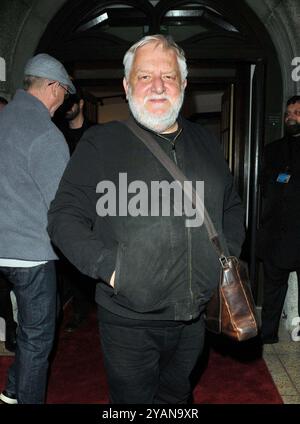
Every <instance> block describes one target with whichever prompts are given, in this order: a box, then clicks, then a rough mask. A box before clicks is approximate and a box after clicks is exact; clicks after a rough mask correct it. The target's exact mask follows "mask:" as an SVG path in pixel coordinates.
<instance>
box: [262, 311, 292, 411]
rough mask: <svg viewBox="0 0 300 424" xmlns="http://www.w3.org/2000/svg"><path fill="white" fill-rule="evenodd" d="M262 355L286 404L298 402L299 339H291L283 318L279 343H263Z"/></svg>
mask: <svg viewBox="0 0 300 424" xmlns="http://www.w3.org/2000/svg"><path fill="white" fill-rule="evenodd" d="M263 349H264V350H263V357H264V360H265V362H266V364H267V366H268V368H269V371H270V373H271V375H272V378H273V380H274V382H275V384H276V386H277V388H278V391H279V393H280V395H281V397H282V399H283V402H284V403H286V404H300V341H297V342H294V341H292V340H291V336H290V334H289V333H288V332H287V330H286V328H285V322H284V319H283V320H282V321H281V324H280V330H279V343H276V344H273V345H264V348H263Z"/></svg>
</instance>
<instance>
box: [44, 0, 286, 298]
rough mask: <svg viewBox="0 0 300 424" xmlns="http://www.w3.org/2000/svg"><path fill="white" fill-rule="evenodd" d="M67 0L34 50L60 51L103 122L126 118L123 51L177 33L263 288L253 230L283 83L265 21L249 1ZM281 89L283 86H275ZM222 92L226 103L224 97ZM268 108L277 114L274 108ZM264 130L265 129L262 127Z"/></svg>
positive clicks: (193, 109) (191, 94) (193, 101)
mask: <svg viewBox="0 0 300 424" xmlns="http://www.w3.org/2000/svg"><path fill="white" fill-rule="evenodd" d="M224 3H225V2H224V1H223V0H205V1H203V0H194V1H193V2H190V1H187V0H156V1H153V0H120V1H115V0H114V1H112V0H111V1H109V0H98V1H93V2H86V1H85V0H72V1H66V2H65V4H64V5H63V6H62V8H61V9H60V11H59V12H58V13H57V14H56V16H55V17H54V18H53V19H52V20H51V22H50V23H49V24H48V26H47V28H46V30H45V32H44V34H43V36H42V38H41V40H40V43H39V45H38V47H37V50H36V52H42V51H43V52H48V53H49V54H52V55H54V56H55V57H57V58H58V59H60V60H61V61H62V62H64V63H65V65H66V66H67V67H68V69H69V70H70V73H72V74H73V75H74V76H75V78H76V79H78V80H79V83H80V85H81V86H84V87H85V88H86V90H87V91H89V92H90V93H91V94H92V95H93V96H94V97H95V98H96V99H97V107H98V113H97V118H98V121H99V122H106V121H107V120H110V119H125V118H126V111H127V104H126V99H125V98H124V93H123V89H122V76H123V75H122V58H123V55H124V53H125V51H126V50H127V49H128V48H129V46H130V45H131V44H133V43H134V42H135V41H136V40H137V39H139V38H141V37H142V36H143V35H146V34H153V33H162V34H165V35H172V37H173V38H174V40H175V41H176V42H177V43H178V44H179V45H181V47H183V49H184V51H185V52H186V56H187V62H188V67H189V84H188V87H187V91H186V102H185V104H184V107H183V114H184V115H185V116H186V117H188V118H190V119H196V120H198V122H201V123H202V124H204V125H205V126H207V127H208V128H210V129H211V130H212V131H213V132H215V133H216V134H218V132H220V135H221V142H222V146H223V151H224V154H225V157H226V159H227V160H228V163H229V166H230V168H231V171H232V174H233V176H234V181H235V184H236V187H237V190H238V192H239V194H240V196H241V198H242V200H243V202H244V205H245V208H246V213H247V220H246V224H247V233H248V237H247V238H248V240H247V244H246V246H247V248H246V249H245V259H247V260H248V262H249V264H250V275H251V281H252V284H253V288H254V292H255V293H257V292H258V290H257V284H258V280H257V272H256V259H255V234H256V226H257V221H258V220H257V217H258V212H257V210H258V203H259V201H258V176H259V161H260V150H261V148H262V146H263V144H264V137H266V138H268V137H270V136H272V134H269V133H268V131H270V127H268V126H265V122H266V119H268V116H269V114H270V113H271V112H272V115H273V116H274V105H276V104H278V108H279V109H280V113H281V104H282V99H281V96H282V80H281V72H280V66H279V63H278V59H277V55H276V51H275V48H274V46H273V44H272V41H271V39H270V37H269V35H268V33H267V32H266V29H265V27H264V26H263V25H262V23H261V22H260V21H259V19H258V18H257V16H256V15H255V14H254V13H253V11H252V10H251V9H250V8H249V7H248V5H247V3H246V2H245V1H242V0H232V1H231V2H226V5H225V4H224ZM274 88H276V90H274ZM222 96H223V101H222ZM269 111H270V112H269ZM265 129H266V131H265Z"/></svg>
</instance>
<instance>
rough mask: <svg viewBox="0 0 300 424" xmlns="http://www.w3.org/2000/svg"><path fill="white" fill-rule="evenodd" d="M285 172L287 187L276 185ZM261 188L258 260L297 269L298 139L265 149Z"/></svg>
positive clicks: (299, 222)
mask: <svg viewBox="0 0 300 424" xmlns="http://www.w3.org/2000/svg"><path fill="white" fill-rule="evenodd" d="M284 172H286V173H287V174H289V175H290V180H289V182H288V183H287V184H284V183H280V182H277V181H276V180H277V178H278V175H279V174H280V173H284ZM261 187H262V206H263V208H262V216H261V222H260V229H259V232H258V242H257V256H258V257H259V258H261V259H267V260H272V261H273V262H275V263H277V265H278V266H279V267H282V268H287V269H288V268H291V269H293V268H297V267H300V139H299V137H284V138H282V139H280V140H276V141H274V142H273V143H270V144H268V145H267V146H266V147H265V151H264V161H263V172H262V181H261Z"/></svg>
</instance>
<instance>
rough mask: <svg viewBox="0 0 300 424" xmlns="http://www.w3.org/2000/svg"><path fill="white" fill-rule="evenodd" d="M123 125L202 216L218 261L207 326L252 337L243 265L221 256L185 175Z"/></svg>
mask: <svg viewBox="0 0 300 424" xmlns="http://www.w3.org/2000/svg"><path fill="white" fill-rule="evenodd" d="M124 124H125V125H126V126H127V127H128V128H129V129H130V130H131V131H132V132H133V133H134V134H135V135H136V136H137V137H138V138H139V139H140V140H141V141H142V142H143V143H144V144H145V145H146V146H147V147H148V149H149V150H150V151H151V152H152V153H153V155H154V156H155V157H156V158H157V159H158V160H159V161H160V162H161V164H162V165H163V166H164V167H165V168H166V169H167V170H168V171H169V173H170V174H171V175H172V177H173V178H174V180H175V181H176V182H177V183H178V184H180V186H181V188H182V190H184V193H185V195H186V196H187V198H188V199H189V200H190V201H191V203H192V205H193V206H194V208H196V209H197V212H198V213H199V214H200V216H204V225H205V227H206V230H207V233H208V236H209V239H210V241H211V243H212V245H213V246H214V248H215V250H216V252H217V255H218V256H219V260H220V263H221V274H220V281H219V286H218V288H217V290H216V292H215V293H214V295H213V297H212V298H211V300H210V301H209V303H208V306H207V311H206V326H207V329H208V330H211V331H213V332H215V333H218V334H219V333H223V334H225V335H226V336H229V337H230V338H232V339H234V340H237V341H241V340H247V339H249V338H251V337H254V336H256V335H257V332H258V324H257V319H256V313H255V304H254V301H253V297H252V293H251V288H250V285H249V278H248V272H247V268H246V266H245V265H244V264H243V263H242V262H240V261H239V259H237V258H236V257H233V256H227V257H226V256H225V255H224V251H223V249H222V248H221V243H220V239H219V236H218V234H217V231H216V229H215V227H214V225H213V222H212V220H211V218H210V216H209V214H208V212H207V210H206V208H205V206H204V204H203V202H202V200H201V198H200V197H199V196H198V193H197V192H196V191H195V190H194V189H192V191H191V192H190V191H189V190H185V184H184V181H187V180H188V179H187V177H186V176H185V175H184V174H183V173H182V172H181V170H180V169H179V168H178V166H177V165H176V164H175V162H173V161H172V160H171V159H170V158H169V156H168V155H167V154H166V153H165V152H164V151H163V150H162V148H161V147H160V146H159V144H158V143H157V142H156V140H155V139H154V138H153V137H152V136H151V134H150V133H149V132H148V131H145V130H143V129H142V128H141V127H140V126H138V125H137V124H136V122H135V121H134V119H133V118H130V119H129V120H128V121H126V122H124Z"/></svg>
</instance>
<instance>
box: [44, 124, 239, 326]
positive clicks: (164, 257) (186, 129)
mask: <svg viewBox="0 0 300 424" xmlns="http://www.w3.org/2000/svg"><path fill="white" fill-rule="evenodd" d="M180 126H181V127H182V128H183V130H182V133H181V134H180V136H179V137H178V139H177V140H176V143H175V148H176V158H177V162H178V164H179V166H180V167H181V168H182V170H183V172H184V173H185V174H186V175H187V177H188V179H189V180H192V181H195V180H199V181H204V184H205V188H204V190H205V205H206V207H207V209H208V211H209V213H210V215H211V218H212V220H213V222H214V224H215V226H216V228H217V230H218V231H219V233H220V236H221V239H223V238H224V237H225V238H226V241H227V243H228V248H229V251H230V252H231V253H233V254H236V255H239V253H240V248H241V244H242V242H243V239H244V225H243V218H244V213H243V208H242V205H241V202H240V199H239V197H238V195H237V194H236V192H235V190H234V188H233V180H232V176H231V174H230V173H229V170H228V167H227V164H226V162H225V161H224V158H223V155H222V152H221V150H220V147H219V145H218V142H217V141H216V140H215V139H214V138H213V137H212V136H211V135H210V134H209V133H208V132H206V131H205V130H204V129H203V128H202V127H200V126H199V125H198V124H192V123H191V122H188V121H186V120H183V119H182V120H181V121H180ZM83 140H84V142H82V143H80V144H79V145H78V147H77V149H76V151H75V152H74V154H73V156H72V158H71V160H70V162H69V165H68V167H67V169H66V172H65V174H64V176H63V178H62V181H61V184H60V187H59V189H58V192H57V195H56V198H55V200H54V201H53V202H52V205H51V209H50V212H49V227H48V230H49V233H50V235H51V238H52V240H53V242H54V243H55V244H56V245H57V246H58V247H59V249H60V250H61V251H62V252H63V254H64V255H65V256H66V257H67V258H68V259H69V260H70V261H71V262H72V263H73V264H74V265H75V266H77V267H78V268H79V270H80V271H81V272H83V273H85V274H87V275H89V276H90V277H93V278H96V279H99V280H100V279H101V281H102V282H100V283H99V284H98V287H97V293H96V301H97V302H98V303H99V304H101V305H102V306H104V307H105V308H106V309H108V310H110V311H111V312H114V313H116V314H119V315H122V316H126V317H131V318H140V319H156V320H160V319H167V320H190V319H192V318H195V317H197V316H198V315H199V313H200V312H201V311H202V310H203V309H204V307H205V304H206V303H207V301H208V300H209V298H210V297H211V294H212V291H213V289H214V288H215V286H216V285H217V281H218V278H219V271H220V264H219V261H218V257H217V255H216V252H215V251H214V249H213V248H212V246H211V243H210V242H209V239H208V236H207V233H206V230H205V227H204V226H201V227H198V228H186V226H185V219H186V218H185V217H184V216H171V217H166V216H137V217H132V216H109V217H104V218H100V217H99V216H97V213H96V203H97V200H98V199H99V197H100V194H97V193H96V186H97V184H98V183H99V182H101V181H104V180H109V181H113V182H114V183H115V184H116V186H118V178H119V173H127V178H128V184H129V183H130V182H132V181H136V180H142V181H144V182H146V183H147V185H148V187H149V186H150V183H151V181H153V180H155V181H161V180H167V181H169V182H171V181H172V178H171V176H170V175H169V174H168V172H167V171H166V170H165V169H164V167H163V166H162V165H161V164H160V163H159V162H158V161H157V159H155V158H154V157H153V155H152V153H150V151H149V150H148V149H147V148H146V147H145V146H144V144H143V143H142V142H141V141H140V140H139V139H137V138H136V137H135V136H134V135H133V134H132V133H131V132H130V130H129V129H128V128H127V127H126V126H125V125H124V124H122V123H120V122H112V123H109V124H106V125H102V126H95V127H92V128H90V129H89V130H88V131H87V132H86V133H85V135H84V136H83ZM157 140H158V142H159V143H160V144H161V146H162V147H163V148H164V149H165V151H167V152H168V154H169V155H170V156H171V157H174V155H173V154H172V145H171V143H170V142H169V141H167V140H164V139H161V138H160V137H157ZM173 152H174V150H173ZM149 190H150V189H149ZM132 196H133V195H131V197H132ZM128 199H129V201H130V195H129V196H128ZM114 270H116V277H115V287H114V289H113V288H112V287H110V286H109V285H108V284H107V283H108V282H109V279H110V277H111V275H112V273H113V271H114Z"/></svg>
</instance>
